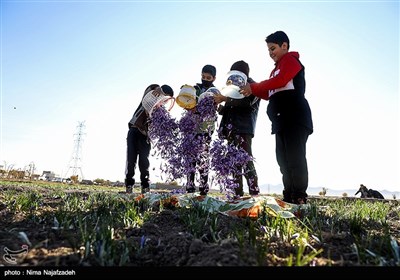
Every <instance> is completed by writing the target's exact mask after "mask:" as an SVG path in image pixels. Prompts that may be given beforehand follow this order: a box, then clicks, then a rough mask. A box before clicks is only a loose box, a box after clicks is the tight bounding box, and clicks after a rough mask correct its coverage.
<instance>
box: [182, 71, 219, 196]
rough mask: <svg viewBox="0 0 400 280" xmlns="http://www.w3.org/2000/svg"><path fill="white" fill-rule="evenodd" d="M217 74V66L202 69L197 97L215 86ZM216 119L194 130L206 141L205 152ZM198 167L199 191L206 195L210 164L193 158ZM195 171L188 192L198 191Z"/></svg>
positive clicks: (196, 86) (190, 175)
mask: <svg viewBox="0 0 400 280" xmlns="http://www.w3.org/2000/svg"><path fill="white" fill-rule="evenodd" d="M216 75H217V69H216V68H215V66H213V65H210V64H207V65H205V66H204V67H203V68H202V70H201V83H196V85H195V86H194V88H195V89H196V95H197V98H198V97H199V96H200V95H201V94H202V93H203V92H205V91H207V90H208V89H209V88H211V87H214V84H213V83H214V81H215V79H216ZM192 110H194V113H195V114H198V112H197V111H196V107H195V108H194V109H192ZM215 121H216V120H206V121H203V122H201V123H200V124H199V126H198V127H197V130H196V131H194V133H195V134H196V135H195V139H196V141H199V143H201V142H202V141H205V143H206V145H205V150H204V152H205V153H208V152H209V147H210V143H211V136H212V134H213V132H214V130H215ZM196 166H197V167H198V170H199V173H200V186H199V191H200V195H206V194H207V193H208V191H209V185H208V171H209V170H208V164H207V163H204V162H203V163H202V162H201V160H193V162H192V167H193V168H196ZM195 175H196V174H195V172H190V173H189V175H188V178H187V185H186V191H187V192H188V193H193V192H195V191H196V186H195V183H194V179H195Z"/></svg>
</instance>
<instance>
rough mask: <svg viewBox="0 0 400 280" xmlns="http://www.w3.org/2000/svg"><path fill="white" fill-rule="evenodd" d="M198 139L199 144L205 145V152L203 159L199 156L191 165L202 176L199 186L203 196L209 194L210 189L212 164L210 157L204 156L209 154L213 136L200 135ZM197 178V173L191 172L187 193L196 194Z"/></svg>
mask: <svg viewBox="0 0 400 280" xmlns="http://www.w3.org/2000/svg"><path fill="white" fill-rule="evenodd" d="M196 138H197V140H198V143H199V144H202V143H204V145H203V147H204V150H203V151H202V153H201V154H202V155H203V157H199V156H198V155H197V156H196V159H195V160H193V161H192V163H191V169H192V170H196V166H197V169H198V171H199V175H200V185H199V191H200V193H201V194H207V193H208V191H209V189H210V187H209V185H208V172H209V168H210V163H209V157H208V156H204V155H208V154H209V150H210V144H211V134H208V133H199V134H197V135H196ZM195 177H196V172H195V171H194V172H190V173H189V175H188V178H187V181H188V182H187V186H186V191H188V192H194V191H195V190H196V185H195V182H194V179H195Z"/></svg>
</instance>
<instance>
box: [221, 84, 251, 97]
mask: <svg viewBox="0 0 400 280" xmlns="http://www.w3.org/2000/svg"><path fill="white" fill-rule="evenodd" d="M239 91H240V88H239V87H238V86H235V85H229V86H226V87H224V88H222V90H221V94H222V95H225V96H226V97H230V98H233V99H242V98H244V97H245V96H244V95H243V94H241V93H240V92H239Z"/></svg>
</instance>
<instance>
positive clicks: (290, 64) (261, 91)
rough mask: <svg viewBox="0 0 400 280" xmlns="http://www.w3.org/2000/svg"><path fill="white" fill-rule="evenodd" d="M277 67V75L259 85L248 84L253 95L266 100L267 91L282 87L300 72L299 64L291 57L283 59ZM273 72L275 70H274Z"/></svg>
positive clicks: (287, 56) (267, 97) (267, 96)
mask: <svg viewBox="0 0 400 280" xmlns="http://www.w3.org/2000/svg"><path fill="white" fill-rule="evenodd" d="M278 66H279V67H278V68H277V69H278V70H279V73H278V74H276V75H274V77H271V78H270V79H268V80H265V81H262V82H260V83H252V84H250V88H251V92H252V94H253V95H255V96H258V97H260V98H262V99H265V100H268V99H269V92H268V91H269V90H272V89H277V88H281V87H284V86H285V85H286V84H287V83H288V82H290V81H291V80H292V79H293V78H294V77H295V76H296V75H297V73H299V72H300V70H301V68H302V67H301V64H300V62H299V61H298V60H297V59H296V58H295V57H293V56H291V55H286V56H285V57H283V58H282V61H281V62H280V64H279V65H278ZM274 71H276V70H275V69H274ZM274 71H273V72H274ZM273 72H272V73H271V76H272V75H273Z"/></svg>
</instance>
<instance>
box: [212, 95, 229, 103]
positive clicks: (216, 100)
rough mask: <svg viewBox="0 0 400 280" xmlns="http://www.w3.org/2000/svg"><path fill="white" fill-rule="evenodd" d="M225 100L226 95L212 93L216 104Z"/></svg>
mask: <svg viewBox="0 0 400 280" xmlns="http://www.w3.org/2000/svg"><path fill="white" fill-rule="evenodd" d="M226 100H227V98H226V96H224V95H222V94H219V93H217V94H215V95H214V102H215V103H216V104H219V103H221V102H224V101H226Z"/></svg>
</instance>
